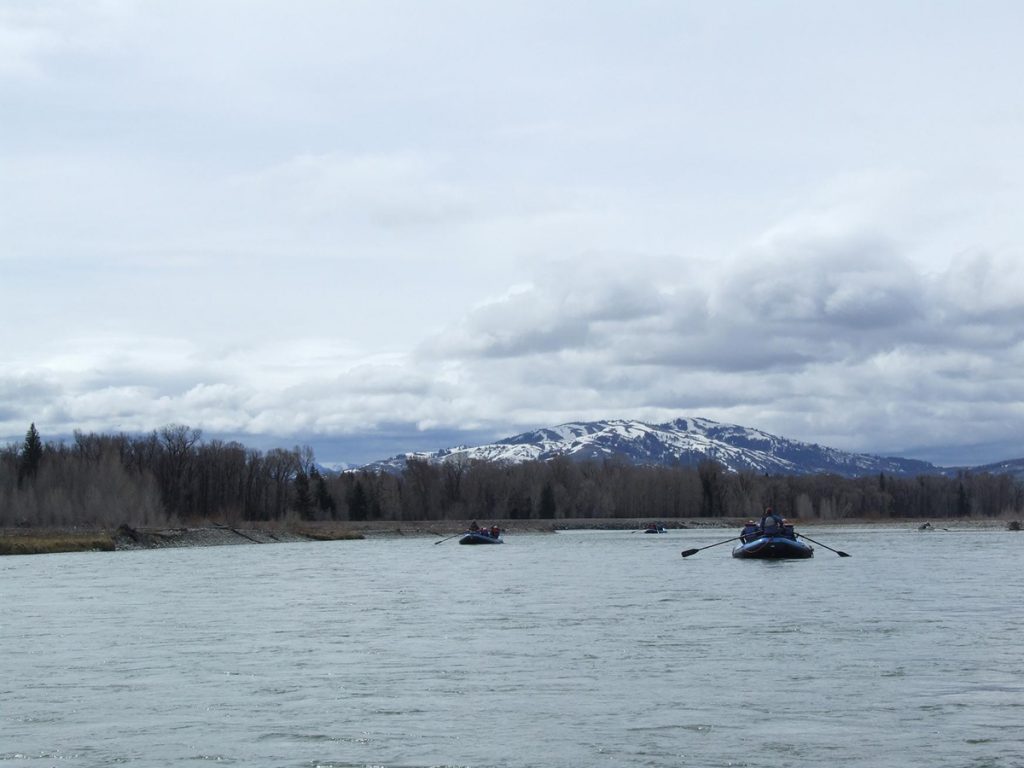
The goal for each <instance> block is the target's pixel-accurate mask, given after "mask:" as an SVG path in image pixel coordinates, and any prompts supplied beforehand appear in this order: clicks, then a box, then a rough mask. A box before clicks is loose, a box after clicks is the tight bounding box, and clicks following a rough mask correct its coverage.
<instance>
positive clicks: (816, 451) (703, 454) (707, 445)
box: [360, 417, 1024, 477]
mask: <svg viewBox="0 0 1024 768" xmlns="http://www.w3.org/2000/svg"><path fill="white" fill-rule="evenodd" d="M556 456H565V457H567V458H569V459H571V460H574V461H605V460H619V461H625V462H627V463H631V464H639V465H653V466H696V465H698V464H699V463H700V462H702V461H704V460H707V459H712V460H714V461H717V462H718V463H719V464H721V465H722V466H724V467H725V468H726V469H727V470H730V471H734V472H741V471H754V472H759V473H765V474H788V475H810V474H828V473H831V474H838V475H842V476H845V477H858V476H863V475H871V474H879V473H885V474H890V475H897V476H911V477H912V476H916V475H924V474H949V473H951V472H955V471H962V468H961V470H951V469H948V468H943V467H938V466H936V465H934V464H932V463H930V462H927V461H920V460H917V459H904V458H900V457H888V456H878V455H875V454H869V453H853V452H849V451H841V450H839V449H836V448H829V447H827V446H821V445H818V444H816V443H805V442H801V441H798V440H790V439H789V438H785V437H780V436H778V435H773V434H770V433H768V432H764V431H762V430H759V429H753V428H751V427H743V426H740V425H737V424H725V423H720V422H716V421H712V420H711V419H705V418H699V417H681V418H677V419H674V420H672V421H669V422H665V423H663V424H650V423H647V422H642V421H637V420H631V419H605V420H599V421H586V422H584V421H579V422H566V423H564V424H559V425H556V426H554V427H544V428H541V429H536V430H531V431H527V432H522V433H520V434H518V435H513V436H511V437H506V438H503V439H501V440H497V441H495V442H493V443H488V444H485V445H479V446H472V447H470V446H457V447H453V448H443V449H441V450H438V451H433V452H418V453H404V454H399V455H397V456H392V457H390V458H388V459H382V460H380V461H376V462H372V463H370V464H366V465H364V466H362V467H360V470H364V471H374V472H400V471H402V470H403V469H404V468H405V467H406V466H407V464H408V462H409V461H410V460H419V461H426V462H428V463H432V464H443V463H445V462H462V461H474V460H479V461H493V462H498V463H520V462H524V461H547V460H550V459H552V458H555V457H556ZM1017 464H1019V465H1020V467H1021V469H1022V470H1024V460H1020V461H1018V462H1014V461H1008V462H999V463H997V464H994V465H991V466H1003V465H1007V466H1016V465H1017Z"/></svg>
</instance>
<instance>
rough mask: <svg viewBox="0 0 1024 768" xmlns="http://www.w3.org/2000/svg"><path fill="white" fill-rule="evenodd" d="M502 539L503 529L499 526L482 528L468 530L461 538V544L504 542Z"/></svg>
mask: <svg viewBox="0 0 1024 768" xmlns="http://www.w3.org/2000/svg"><path fill="white" fill-rule="evenodd" d="M504 543H505V542H504V541H502V539H501V530H500V529H499V528H498V526H494V527H493V528H490V529H488V528H480V529H479V530H475V531H466V533H465V535H464V536H463V537H462V538H461V539H459V544H504Z"/></svg>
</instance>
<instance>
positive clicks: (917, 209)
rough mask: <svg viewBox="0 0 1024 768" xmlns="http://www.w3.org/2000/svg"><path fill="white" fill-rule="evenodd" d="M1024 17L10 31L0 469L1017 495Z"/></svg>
mask: <svg viewBox="0 0 1024 768" xmlns="http://www.w3.org/2000/svg"><path fill="white" fill-rule="evenodd" d="M1022 29H1024V3H1020V2H1016V1H1010V0H1008V1H1007V2H994V1H993V2H989V1H986V0H972V1H971V2H967V1H966V0H965V1H964V2H942V3H939V2H893V1H892V0H885V1H884V2H883V1H879V2H874V1H872V0H854V1H850V2H827V3H822V2H818V0H807V1H806V2H785V1H780V2H761V1H760V0H756V1H754V0H751V1H750V2H745V1H743V0H734V1H730V2H712V1H710V0H709V1H708V2H685V1H682V0H680V1H677V2H668V1H666V2H656V1H643V0H640V1H639V2H629V3H622V2H584V1H582V0H581V1H580V2H573V1H565V0H543V1H538V2H531V1H529V0H526V1H522V0H516V2H505V3H497V2H479V1H477V0H466V1H465V2H448V1H447V0H432V1H431V2H420V1H418V0H409V1H408V2H401V1H400V2H391V1H389V0H366V1H365V2H341V1H340V0H339V1H338V2H333V1H332V2H327V0H324V1H323V2H303V1H302V0H288V1H287V2H284V1H281V2H275V1H270V0H268V1H265V2H249V1H246V2H242V1H238V2H228V1H221V2H211V1H209V0H203V1H202V2H200V1H198V0H197V1H194V2H193V1H189V0H184V1H183V0H167V2H157V1H155V0H154V1H152V2H126V1H123V0H103V1H94V2H90V1H89V0H74V1H70V0H69V1H68V2H48V1H47V0H38V1H34V2H21V1H19V0H0V311H2V313H3V318H4V322H3V323H2V324H0V441H2V442H4V443H6V442H14V441H20V440H21V439H22V438H23V437H24V434H25V431H26V430H27V428H28V424H29V423H30V422H35V424H36V425H37V427H38V428H39V430H40V432H41V433H42V435H43V437H44V439H56V438H59V437H62V436H67V435H70V434H71V433H72V431H73V430H75V429H80V430H84V431H98V432H114V431H117V432H120V431H127V432H136V431H148V430H152V429H154V428H159V427H161V426H163V425H166V424H170V423H178V424H187V425H190V426H193V427H197V428H200V429H202V430H203V434H204V436H205V437H207V438H213V437H231V438H236V439H240V440H242V441H243V442H245V443H247V444H249V445H252V446H254V447H261V448H268V447H275V446H277V447H292V446H294V445H304V444H308V445H312V446H313V447H314V448H315V450H316V454H317V458H318V459H319V460H321V461H323V462H325V463H338V462H347V463H360V462H365V461H370V460H372V459H377V458H382V457H384V456H389V455H392V454H395V453H398V452H401V451H404V450H413V449H435V448H441V447H446V446H450V445H455V444H459V443H470V444H476V443H481V442H487V441H489V440H490V439H491V438H495V437H504V436H508V435H511V434H515V433H517V432H520V431H524V430H526V429H532V428H537V427H543V426H551V425H555V424H558V423H562V422H565V421H571V420H582V419H587V420H589V419H599V418H637V419H642V420H646V421H656V422H660V421H665V420H668V419H672V418H676V417H680V416H703V417H706V418H710V419H715V420H718V421H724V422H730V423H736V424H741V425H744V426H749V427H756V428H759V429H763V430H766V431H769V432H773V433H775V434H779V435H783V436H786V437H789V438H793V439H798V440H806V441H810V442H817V443H821V444H825V445H829V446H832V447H836V448H841V449H846V450H854V451H866V452H871V453H881V454H889V455H901V456H906V457H912V458H920V459H926V460H930V461H934V462H936V463H939V464H945V465H953V464H977V463H982V462H987V461H994V460H997V459H1003V458H1016V457H1020V456H1024V438H1022V436H1024V258H1022V256H1024V215H1022V205H1021V204H1022V202H1024V88H1022V87H1021V82H1020V78H1021V73H1022V72H1024V46H1021V44H1020V39H1021V30H1022Z"/></svg>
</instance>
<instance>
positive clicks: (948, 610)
mask: <svg viewBox="0 0 1024 768" xmlns="http://www.w3.org/2000/svg"><path fill="white" fill-rule="evenodd" d="M808 532H809V533H811V535H812V536H814V537H815V538H816V539H818V540H819V541H821V542H823V543H825V544H828V545H830V546H832V547H833V548H835V549H842V550H845V551H847V552H849V553H850V554H851V555H852V556H851V557H849V558H840V557H838V556H836V555H835V554H833V553H831V552H829V551H828V550H826V549H822V548H821V547H818V548H817V551H816V553H815V557H814V558H813V559H811V560H804V561H789V562H775V563H772V562H756V561H754V562H747V561H738V560H733V559H732V558H731V557H730V554H729V550H730V547H731V544H725V545H723V546H720V547H716V548H712V549H708V550H704V551H701V552H699V553H698V554H696V555H694V556H692V557H689V558H681V557H680V551H681V550H683V549H687V548H691V547H701V546H706V545H708V544H712V543H714V542H716V541H720V540H722V539H725V538H728V537H730V536H732V535H733V532H732V531H731V530H711V531H707V530H704V531H673V532H670V533H668V534H665V535H658V536H647V535H643V534H639V535H636V534H631V533H629V532H565V533H558V534H553V535H540V534H535V535H520V536H516V535H510V536H508V538H507V541H506V544H504V545H503V546H497V547H495V546H490V547H487V546H485V547H461V546H458V545H457V543H456V542H455V541H454V540H453V541H448V542H444V543H441V544H436V545H435V544H434V543H433V540H430V539H421V538H410V539H391V540H380V539H377V540H373V539H371V540H366V541H354V542H351V541H350V542H329V543H326V542H325V543H309V544H275V545H267V546H237V547H215V548H203V549H170V550H154V551H142V552H115V553H86V554H68V555H46V556H34V557H8V558H2V559H0V763H5V762H10V763H13V764H15V765H26V766H37V765H38V766H50V765H60V766H108V765H122V764H127V765H153V766H183V765H188V766H195V765H200V764H203V763H204V762H206V761H210V762H213V761H216V762H219V763H222V764H227V765H244V766H336V767H338V766H386V767H387V768H393V767H397V766H406V767H412V766H508V767H510V768H512V767H515V768H518V767H520V766H524V767H525V766H566V767H570V766H572V767H574V768H577V767H580V766H601V765H607V766H651V767H654V768H660V767H661V766H823V765H829V766H921V767H922V768H924V767H925V766H927V767H928V768H934V767H935V766H970V767H971V768H1008V767H1010V766H1024V725H1022V723H1024V606H1022V596H1024V590H1022V587H1024V569H1022V562H1024V561H1022V557H1021V554H1020V550H1019V548H1020V546H1021V545H1022V544H1024V538H1022V536H1024V534H1013V533H1010V532H1006V531H971V532H958V531H950V532H943V531H935V532H918V531H916V530H898V531H887V530H881V529H874V530H869V529H853V528H835V529H832V528H823V529H814V530H813V531H811V530H809V531H808Z"/></svg>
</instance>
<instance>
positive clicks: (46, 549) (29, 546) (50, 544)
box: [0, 533, 114, 555]
mask: <svg viewBox="0 0 1024 768" xmlns="http://www.w3.org/2000/svg"><path fill="white" fill-rule="evenodd" d="M96 551H103V552H112V551H114V540H113V539H112V538H111V537H110V535H109V534H102V533H99V534H97V533H77V534H76V533H52V534H47V533H34V534H3V535H0V555H47V554H54V553H57V552H96Z"/></svg>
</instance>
